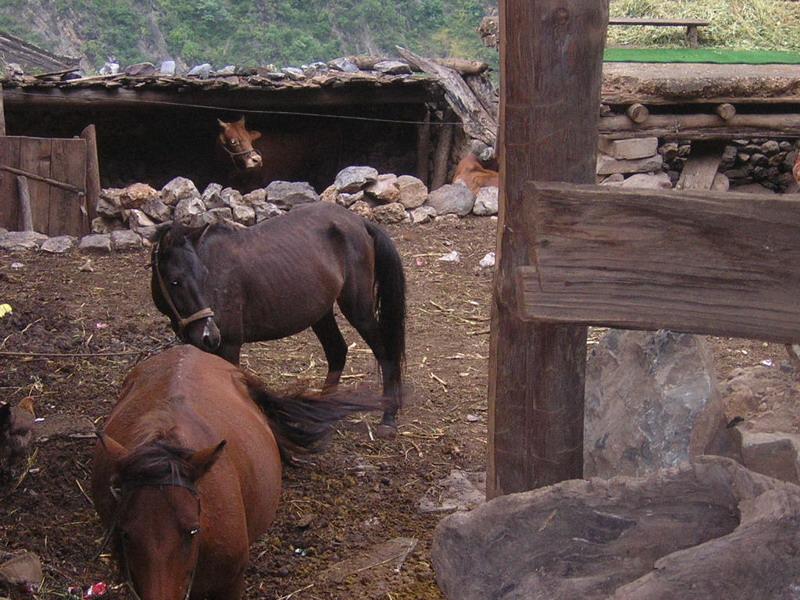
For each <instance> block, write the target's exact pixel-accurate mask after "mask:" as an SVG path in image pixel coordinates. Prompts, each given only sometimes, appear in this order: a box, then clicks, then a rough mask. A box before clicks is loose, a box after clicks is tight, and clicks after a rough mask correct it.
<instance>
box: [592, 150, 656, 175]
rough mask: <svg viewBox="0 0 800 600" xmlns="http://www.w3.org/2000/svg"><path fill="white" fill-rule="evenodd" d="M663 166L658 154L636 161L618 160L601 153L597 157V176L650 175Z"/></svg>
mask: <svg viewBox="0 0 800 600" xmlns="http://www.w3.org/2000/svg"><path fill="white" fill-rule="evenodd" d="M663 164H664V159H663V158H662V156H661V155H660V154H657V155H655V156H651V157H650V158H641V159H638V160H619V159H616V158H612V157H610V156H607V155H605V154H602V153H601V154H598V155H597V174H598V175H611V174H612V173H650V172H656V171H660V170H661V168H662V166H663Z"/></svg>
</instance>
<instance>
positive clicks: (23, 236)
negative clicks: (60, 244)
mask: <svg viewBox="0 0 800 600" xmlns="http://www.w3.org/2000/svg"><path fill="white" fill-rule="evenodd" d="M45 240H47V236H46V235H44V234H43V233H37V232H35V231H9V232H8V233H5V234H3V235H2V236H0V250H10V251H14V250H38V249H39V247H40V246H41V245H42V244H43V243H44V242H45Z"/></svg>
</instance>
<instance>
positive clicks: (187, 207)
mask: <svg viewBox="0 0 800 600" xmlns="http://www.w3.org/2000/svg"><path fill="white" fill-rule="evenodd" d="M204 212H206V205H205V204H203V201H202V200H201V199H200V196H199V195H198V196H189V197H186V198H183V199H182V200H180V201H179V202H178V203H177V204H176V205H175V212H174V214H173V218H174V220H175V221H177V222H178V223H181V224H182V225H186V226H187V227H201V226H203V225H204V224H205V223H204V221H203V213H204Z"/></svg>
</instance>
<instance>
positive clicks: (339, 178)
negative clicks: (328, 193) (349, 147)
mask: <svg viewBox="0 0 800 600" xmlns="http://www.w3.org/2000/svg"><path fill="white" fill-rule="evenodd" d="M375 181H378V171H377V170H376V169H373V168H372V167H347V168H346V169H342V170H341V171H339V173H338V174H337V175H336V180H335V181H334V183H333V185H335V186H336V189H337V190H339V191H340V192H346V193H349V194H352V193H353V192H357V191H359V190H361V189H363V188H364V186H366V185H367V184H368V183H373V182H375Z"/></svg>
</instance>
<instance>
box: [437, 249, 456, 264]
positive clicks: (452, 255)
mask: <svg viewBox="0 0 800 600" xmlns="http://www.w3.org/2000/svg"><path fill="white" fill-rule="evenodd" d="M439 261H440V262H451V263H457V262H461V254H459V252H458V250H453V251H451V252H448V253H447V254H445V255H444V256H440V257H439Z"/></svg>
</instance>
